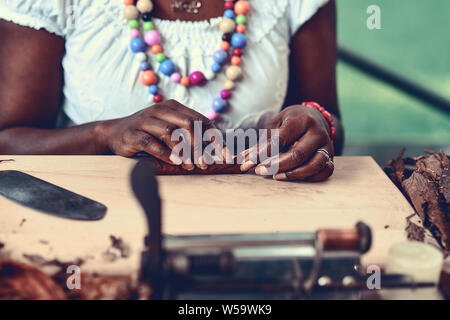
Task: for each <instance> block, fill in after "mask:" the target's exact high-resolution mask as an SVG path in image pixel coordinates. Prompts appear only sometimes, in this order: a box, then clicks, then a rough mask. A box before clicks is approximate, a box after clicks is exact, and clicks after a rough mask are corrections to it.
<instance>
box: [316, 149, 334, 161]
mask: <svg viewBox="0 0 450 320" xmlns="http://www.w3.org/2000/svg"><path fill="white" fill-rule="evenodd" d="M317 152H318V153H321V154H323V155H324V156H325V158H327V162H329V161H333V160H331V157H330V154H329V153H328V151H327V150H325V149H324V148H320V149H319V150H317Z"/></svg>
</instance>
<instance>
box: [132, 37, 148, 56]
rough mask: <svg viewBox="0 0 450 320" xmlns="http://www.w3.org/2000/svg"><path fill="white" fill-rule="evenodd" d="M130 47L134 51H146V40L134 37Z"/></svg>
mask: <svg viewBox="0 0 450 320" xmlns="http://www.w3.org/2000/svg"><path fill="white" fill-rule="evenodd" d="M130 49H131V51H133V52H134V53H138V52H144V51H145V42H144V41H143V40H142V39H140V38H133V39H132V40H131V43H130Z"/></svg>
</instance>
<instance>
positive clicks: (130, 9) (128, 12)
mask: <svg viewBox="0 0 450 320" xmlns="http://www.w3.org/2000/svg"><path fill="white" fill-rule="evenodd" d="M123 17H124V18H125V19H127V20H134V19H138V18H139V11H138V9H136V7H135V6H132V5H131V6H126V7H125V8H124V9H123Z"/></svg>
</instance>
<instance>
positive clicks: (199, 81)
mask: <svg viewBox="0 0 450 320" xmlns="http://www.w3.org/2000/svg"><path fill="white" fill-rule="evenodd" d="M189 80H190V81H191V85H193V86H202V85H204V84H205V83H206V77H205V75H204V74H203V73H202V72H200V71H194V72H192V73H191V75H190V76H189Z"/></svg>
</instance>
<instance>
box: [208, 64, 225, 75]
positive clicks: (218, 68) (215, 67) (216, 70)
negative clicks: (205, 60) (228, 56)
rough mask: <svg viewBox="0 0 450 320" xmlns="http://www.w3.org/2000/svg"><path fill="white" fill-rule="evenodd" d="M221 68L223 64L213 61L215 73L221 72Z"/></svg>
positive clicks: (212, 68)
mask: <svg viewBox="0 0 450 320" xmlns="http://www.w3.org/2000/svg"><path fill="white" fill-rule="evenodd" d="M220 69H222V66H221V65H220V64H218V63H213V65H212V66H211V71H212V72H214V73H219V72H220Z"/></svg>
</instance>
